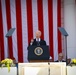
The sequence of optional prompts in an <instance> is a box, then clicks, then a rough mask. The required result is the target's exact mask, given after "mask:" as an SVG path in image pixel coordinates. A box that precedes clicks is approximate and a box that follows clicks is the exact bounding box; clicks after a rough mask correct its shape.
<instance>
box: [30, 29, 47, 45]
mask: <svg viewBox="0 0 76 75" xmlns="http://www.w3.org/2000/svg"><path fill="white" fill-rule="evenodd" d="M40 37H41V31H39V30H37V31H36V38H35V39H32V40H31V43H30V45H37V46H41V45H46V42H45V41H44V40H42V39H41V38H40Z"/></svg>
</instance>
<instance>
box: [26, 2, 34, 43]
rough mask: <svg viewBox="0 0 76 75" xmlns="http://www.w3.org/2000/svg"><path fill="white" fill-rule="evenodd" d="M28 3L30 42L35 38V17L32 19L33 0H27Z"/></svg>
mask: <svg viewBox="0 0 76 75" xmlns="http://www.w3.org/2000/svg"><path fill="white" fill-rule="evenodd" d="M26 4H27V27H28V43H30V40H31V39H32V38H33V19H32V0H26Z"/></svg>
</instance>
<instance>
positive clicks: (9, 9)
mask: <svg viewBox="0 0 76 75" xmlns="http://www.w3.org/2000/svg"><path fill="white" fill-rule="evenodd" d="M60 26H61V0H0V45H1V54H0V55H1V59H4V58H6V57H8V50H9V55H10V57H15V58H16V60H17V61H18V62H28V60H27V55H28V50H27V46H28V44H29V42H30V40H31V39H32V38H35V32H36V30H38V29H39V30H41V32H42V39H44V40H45V41H46V42H47V45H49V48H50V56H52V58H53V59H54V60H56V59H57V58H58V53H60V52H62V41H61V34H60V32H59V31H58V27H60ZM11 28H16V29H15V32H14V33H13V35H12V37H9V38H8V41H7V38H6V37H5V35H6V33H7V32H8V30H9V29H11Z"/></svg>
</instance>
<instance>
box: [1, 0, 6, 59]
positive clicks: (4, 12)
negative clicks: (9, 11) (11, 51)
mask: <svg viewBox="0 0 76 75" xmlns="http://www.w3.org/2000/svg"><path fill="white" fill-rule="evenodd" d="M1 4H2V18H3V30H4V31H3V34H4V52H5V53H4V54H5V58H7V57H8V44H7V40H8V39H7V38H6V37H5V35H6V34H7V20H6V6H5V0H1Z"/></svg>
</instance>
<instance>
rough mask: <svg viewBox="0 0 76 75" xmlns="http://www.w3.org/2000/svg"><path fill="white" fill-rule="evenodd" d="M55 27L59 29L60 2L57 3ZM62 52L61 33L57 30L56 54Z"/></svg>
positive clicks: (59, 0)
mask: <svg viewBox="0 0 76 75" xmlns="http://www.w3.org/2000/svg"><path fill="white" fill-rule="evenodd" d="M57 2H58V3H57V25H58V27H61V0H58V1H57ZM60 52H62V42H61V33H60V31H59V30H58V53H60Z"/></svg>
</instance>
